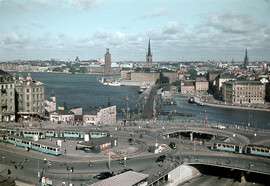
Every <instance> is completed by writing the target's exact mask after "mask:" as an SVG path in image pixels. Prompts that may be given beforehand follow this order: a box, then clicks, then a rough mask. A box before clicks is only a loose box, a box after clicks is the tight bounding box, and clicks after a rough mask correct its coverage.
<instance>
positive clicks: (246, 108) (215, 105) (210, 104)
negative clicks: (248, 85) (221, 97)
mask: <svg viewBox="0 0 270 186" xmlns="http://www.w3.org/2000/svg"><path fill="white" fill-rule="evenodd" d="M202 103H203V106H209V107H219V108H228V109H242V110H256V111H264V112H270V109H266V108H252V107H241V106H229V105H221V104H214V103H206V102H202Z"/></svg>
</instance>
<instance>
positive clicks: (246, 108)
mask: <svg viewBox="0 0 270 186" xmlns="http://www.w3.org/2000/svg"><path fill="white" fill-rule="evenodd" d="M177 96H178V95H177ZM180 97H181V98H186V99H187V100H188V96H187V95H180ZM195 103H196V104H198V103H203V105H202V106H209V107H218V108H227V109H242V110H255V111H263V112H270V109H267V108H253V107H245V106H242V107H241V106H232V105H224V104H216V103H207V102H202V101H200V102H196V101H195Z"/></svg>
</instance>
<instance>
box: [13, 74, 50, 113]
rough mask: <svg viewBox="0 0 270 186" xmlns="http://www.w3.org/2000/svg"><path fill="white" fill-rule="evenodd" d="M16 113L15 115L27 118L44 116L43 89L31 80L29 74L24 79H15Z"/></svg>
mask: <svg viewBox="0 0 270 186" xmlns="http://www.w3.org/2000/svg"><path fill="white" fill-rule="evenodd" d="M15 91H16V102H17V104H16V112H17V115H19V116H23V117H21V118H28V117H30V118H31V117H44V115H45V104H44V97H45V87H44V84H43V83H42V82H40V81H36V80H34V79H32V78H31V76H30V73H28V76H27V77H26V78H24V77H23V76H22V75H20V76H19V78H18V79H16V82H15Z"/></svg>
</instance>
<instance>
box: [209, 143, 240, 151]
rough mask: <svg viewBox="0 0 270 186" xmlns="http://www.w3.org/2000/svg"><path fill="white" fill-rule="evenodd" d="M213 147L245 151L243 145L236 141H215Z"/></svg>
mask: <svg viewBox="0 0 270 186" xmlns="http://www.w3.org/2000/svg"><path fill="white" fill-rule="evenodd" d="M211 149H212V150H219V151H227V152H233V153H243V146H241V145H239V144H235V143H227V142H215V143H214V145H213V146H212V147H211Z"/></svg>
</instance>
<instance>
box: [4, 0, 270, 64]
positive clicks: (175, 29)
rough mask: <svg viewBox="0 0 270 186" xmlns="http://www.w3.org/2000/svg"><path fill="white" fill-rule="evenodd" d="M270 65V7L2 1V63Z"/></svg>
mask: <svg viewBox="0 0 270 186" xmlns="http://www.w3.org/2000/svg"><path fill="white" fill-rule="evenodd" d="M149 38H150V40H151V49H152V53H153V62H155V61H206V60H223V61H231V60H232V59H234V60H235V61H243V60H244V55H245V50H246V47H247V49H248V57H249V60H250V61H257V60H258V61H261V60H266V61H270V0H224V1H221V0H0V61H8V60H17V59H21V60H37V59H38V60H50V59H51V58H54V59H63V60H75V58H76V56H78V57H79V59H80V60H89V59H98V58H104V54H105V52H106V47H109V48H110V53H111V55H112V57H111V58H112V61H145V57H146V52H147V47H148V40H149Z"/></svg>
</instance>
